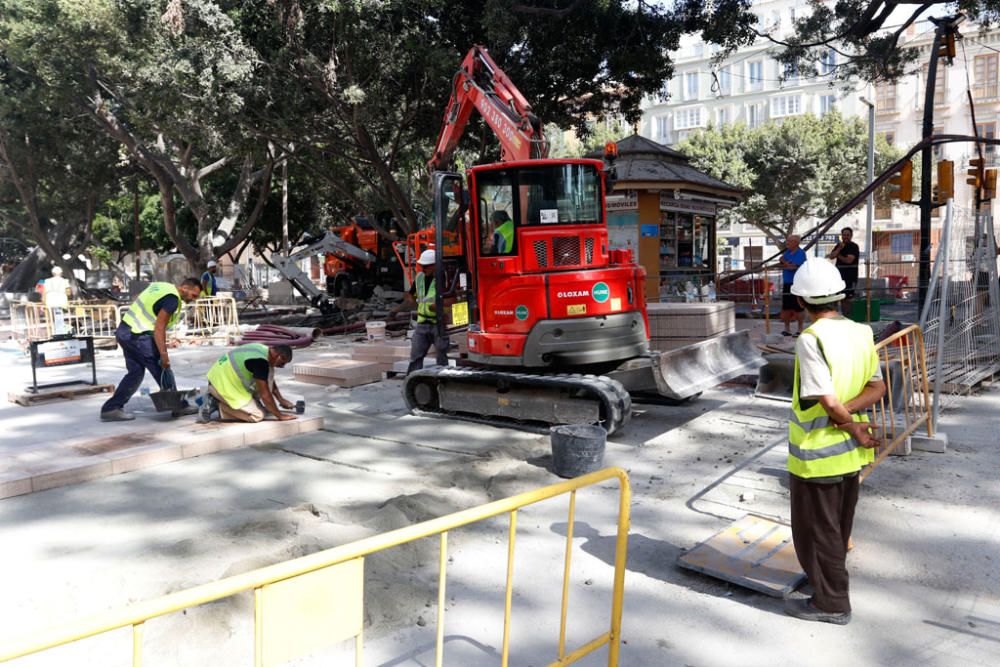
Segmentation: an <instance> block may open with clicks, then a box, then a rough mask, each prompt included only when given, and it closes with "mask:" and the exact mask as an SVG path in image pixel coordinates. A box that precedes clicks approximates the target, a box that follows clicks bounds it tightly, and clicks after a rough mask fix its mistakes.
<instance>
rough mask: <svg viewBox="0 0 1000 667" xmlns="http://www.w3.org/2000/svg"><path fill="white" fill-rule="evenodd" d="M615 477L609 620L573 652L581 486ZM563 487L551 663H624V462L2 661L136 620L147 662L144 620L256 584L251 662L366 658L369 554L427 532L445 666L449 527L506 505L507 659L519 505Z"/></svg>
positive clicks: (84, 627) (153, 605) (57, 638)
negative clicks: (564, 513)
mask: <svg viewBox="0 0 1000 667" xmlns="http://www.w3.org/2000/svg"><path fill="white" fill-rule="evenodd" d="M609 479H617V480H618V482H619V486H620V495H619V501H618V534H617V538H616V542H615V572H614V583H613V588H612V597H611V622H610V627H609V629H608V631H607V632H604V633H602V634H600V635H599V636H597V637H595V638H594V639H592V640H590V641H589V642H586V643H585V644H583V645H582V646H579V647H577V648H576V649H574V650H572V651H570V652H568V653H567V652H566V615H567V610H568V607H569V575H570V562H571V553H572V546H573V523H574V520H575V512H576V492H577V490H578V489H580V488H582V487H586V486H591V485H594V484H598V483H600V482H604V481H606V480H609ZM564 494H569V512H568V519H567V531H566V554H565V566H564V571H563V582H562V606H561V610H560V622H559V643H558V651H557V657H556V660H554V661H553V662H551V663H549V667H554V666H556V665H568V664H572V663H574V662H576V661H577V660H579V659H581V658H582V657H584V656H586V655H588V654H590V653H591V652H593V651H595V650H596V649H598V648H600V647H602V646H604V645H607V646H608V665H609V667H615V666H616V665H617V664H618V655H619V643H620V641H621V617H622V601H623V594H624V587H625V557H626V550H627V548H628V531H629V512H630V504H631V496H632V493H631V487H630V486H629V481H628V476H627V475H626V473H625V471H624V470H622V469H621V468H605V469H604V470H599V471H597V472H594V473H590V474H589V475H584V476H582V477H577V478H576V479H571V480H567V481H565V482H560V483H558V484H553V485H551V486H547V487H544V488H541V489H536V490H534V491H528V492H527V493H522V494H519V495H516V496H512V497H510V498H505V499H503V500H498V501H495V502H492V503H489V504H486V505H482V506H480V507H474V508H471V509H467V510H463V511H461V512H456V513H454V514H449V515H447V516H443V517H440V518H437V519H432V520H430V521H425V522H423V523H418V524H416V525H413V526H408V527H406V528H400V529H398V530H393V531H390V532H388V533H383V534H381V535H375V536H373V537H369V538H366V539H363V540H359V541H357V542H352V543H350V544H345V545H342V546H339V547H334V548H333V549H327V550H326V551H320V552H317V553H314V554H311V555H309V556H303V557H302V558H296V559H294V560H290V561H286V562H284V563H278V564H275V565H271V566H268V567H263V568H260V569H258V570H253V571H251V572H247V573H245V574H240V575H236V576H233V577H228V578H226V579H221V580H219V581H216V582H212V583H209V584H204V585H201V586H196V587H194V588H190V589H188V590H184V591H178V592H176V593H171V594H169V595H165V596H163V597H161V598H157V599H155V600H148V601H145V602H140V603H137V604H134V605H130V606H128V607H125V608H124V609H120V610H117V611H112V612H108V613H105V614H100V615H98V616H94V617H91V618H88V619H83V620H79V621H76V622H73V623H70V624H67V625H64V626H61V627H59V628H56V629H51V630H47V631H44V632H40V633H38V634H35V635H32V636H28V637H18V638H15V639H11V640H9V641H4V642H3V643H2V648H0V662H6V661H8V660H13V659H15V658H20V657H23V656H26V655H31V654H34V653H39V652H41V651H45V650H47V649H51V648H55V647H57V646H63V645H66V644H69V643H72V642H75V641H78V640H80V639H85V638H87V637H93V636H96V635H99V634H103V633H105V632H110V631H112V630H118V629H121V628H126V627H129V626H131V628H132V664H133V666H135V667H138V666H139V665H141V664H142V642H143V624H144V623H145V622H146V621H148V620H150V619H154V618H157V617H160V616H164V615H166V614H171V613H174V612H177V611H181V610H183V609H187V608H189V607H196V606H198V605H202V604H206V603H208V602H213V601H216V600H220V599H222V598H226V597H229V596H231V595H236V594H237V593H242V592H244V591H249V590H252V591H253V592H254V635H255V649H254V654H255V662H254V664H255V665H256V666H257V667H271V666H273V665H278V664H281V663H282V662H285V661H288V660H292V659H294V658H297V657H301V656H305V655H308V654H310V653H313V652H315V651H317V650H319V649H322V648H328V647H330V646H332V645H334V644H336V643H340V642H342V641H344V640H346V639H350V638H354V640H355V647H356V649H355V650H356V659H355V661H356V664H357V665H359V666H360V665H361V664H362V649H363V644H362V626H363V619H364V601H363V595H362V591H363V578H364V557H365V556H367V555H368V554H372V553H375V552H377V551H382V550H384V549H389V548H392V547H395V546H399V545H401V544H406V543H408V542H413V541H415V540H418V539H421V538H424V537H429V536H431V535H438V536H439V537H440V561H439V570H438V572H439V574H438V576H439V582H438V613H437V640H436V649H435V656H436V658H435V664H436V665H437V666H438V667H440V665H442V664H443V662H442V661H443V659H444V607H445V605H444V602H445V571H446V567H447V563H448V531H450V530H452V529H454V528H459V527H462V526H466V525H469V524H472V523H475V522H477V521H482V520H484V519H489V518H491V517H495V516H499V515H501V514H509V515H510V527H509V531H508V532H509V535H508V550H507V583H506V592H505V599H504V626H503V639H502V641H503V646H502V654H501V656H502V657H501V664H502V665H503V666H504V667H506V665H507V664H508V659H509V656H510V617H511V600H512V594H513V571H514V538H515V535H516V529H517V511H518V510H519V509H520V508H522V507H526V506H528V505H532V504H535V503H538V502H541V501H543V500H547V499H549V498H554V497H556V496H560V495H564ZM331 591H335V592H336V594H332V593H331Z"/></svg>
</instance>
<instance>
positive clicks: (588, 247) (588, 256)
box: [583, 238, 594, 264]
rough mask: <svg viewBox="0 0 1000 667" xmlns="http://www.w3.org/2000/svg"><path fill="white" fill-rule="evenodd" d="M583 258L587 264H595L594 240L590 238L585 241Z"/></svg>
mask: <svg viewBox="0 0 1000 667" xmlns="http://www.w3.org/2000/svg"><path fill="white" fill-rule="evenodd" d="M583 256H584V259H585V260H586V262H587V264H593V263H594V239H592V238H588V239H584V240H583Z"/></svg>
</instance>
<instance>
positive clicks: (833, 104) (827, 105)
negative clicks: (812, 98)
mask: <svg viewBox="0 0 1000 667" xmlns="http://www.w3.org/2000/svg"><path fill="white" fill-rule="evenodd" d="M836 108H837V96H836V95H820V96H819V115H820V116H825V115H827V114H828V113H830V112H831V111H833V110H834V109H836Z"/></svg>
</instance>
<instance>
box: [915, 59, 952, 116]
mask: <svg viewBox="0 0 1000 667" xmlns="http://www.w3.org/2000/svg"><path fill="white" fill-rule="evenodd" d="M947 71H948V69H947V68H945V67H942V66H941V64H940V63H938V68H937V73H936V76H935V78H936V79H937V81H936V82H935V84H934V105H935V106H937V105H939V104H944V102H945V94H946V93H947V92H948V76H947V74H946V72H947ZM929 74H930V66H929V65H924V71H923V81H924V85H925V86H926V85H927V77H928V75H929ZM926 90H927V89H926V88H925V89H924V92H923V93H921V95H920V106H923V101H924V98H925V97H926Z"/></svg>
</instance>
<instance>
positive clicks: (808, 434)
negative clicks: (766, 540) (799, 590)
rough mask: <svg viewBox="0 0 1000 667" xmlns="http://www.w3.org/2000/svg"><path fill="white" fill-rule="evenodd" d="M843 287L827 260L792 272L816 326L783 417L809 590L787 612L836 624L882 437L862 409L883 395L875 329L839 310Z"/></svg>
mask: <svg viewBox="0 0 1000 667" xmlns="http://www.w3.org/2000/svg"><path fill="white" fill-rule="evenodd" d="M844 287H845V285H844V281H843V279H842V278H841V277H840V273H839V272H838V271H837V269H836V268H835V267H834V266H833V265H832V264H831V263H830V262H828V261H826V260H824V259H812V260H810V261H807V262H805V263H804V264H803V266H802V267H801V268H800V269H799V270H798V271H797V272H796V275H795V281H794V283H793V285H792V293H793V294H794V295H795V296H796V298H797V299H799V301H800V302H801V304H802V306H803V307H804V308H805V310H806V311H807V312H808V313H809V319H810V320H811V321H812V324H810V326H809V328H808V329H806V330H805V331H804V332H803V334H802V335H801V336H800V337H799V339H798V340H797V341H796V343H795V376H794V381H793V389H792V416H791V420H790V422H789V425H788V472H789V486H788V488H789V495H790V498H791V516H792V539H793V541H794V544H795V554H796V556H797V557H798V560H799V564H800V565H801V566H802V569H803V570H804V571H805V573H806V577H808V579H809V583H810V584H811V585H812V588H813V594H812V597H811V598H809V599H797V600H796V599H793V600H789V601H788V602H787V603H786V605H785V612H786V613H788V614H789V615H790V616H795V617H796V618H801V619H805V620H809V621H821V622H826V623H835V624H837V625H846V624H847V623H848V622H850V620H851V602H850V597H849V586H848V573H847V544H848V540H849V539H850V537H851V528H852V526H853V523H854V511H855V507H856V505H857V501H858V488H859V482H860V478H859V476H858V473H859V472H860V470H861V469H862V468H863V467H864V466H866V465H868V464H869V463H871V462H872V461H873V460H874V455H873V451H872V448H874V447H877V446H878V445H879V444H880V442H879V439H878V438H877V437H876V435H875V433H874V431H875V427H873V426H872V425H871V424H869V423H868V416H867V414H866V411H867V409H868V408H869V407H871V406H872V405H874V404H875V403H876V402H878V401H879V400H880V399H881V398H882V396H883V395H884V394H885V383H884V382H883V381H882V373H881V370H880V368H879V362H878V355H877V353H876V352H875V345H874V343H873V336H872V330H871V327H869V326H867V325H864V324H858V323H856V322H852V321H851V320H849V319H846V318H845V317H843V316H842V315H841V314H840V313H838V312H837V302H838V301H841V300H842V299H843V297H844V295H843V290H844Z"/></svg>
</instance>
